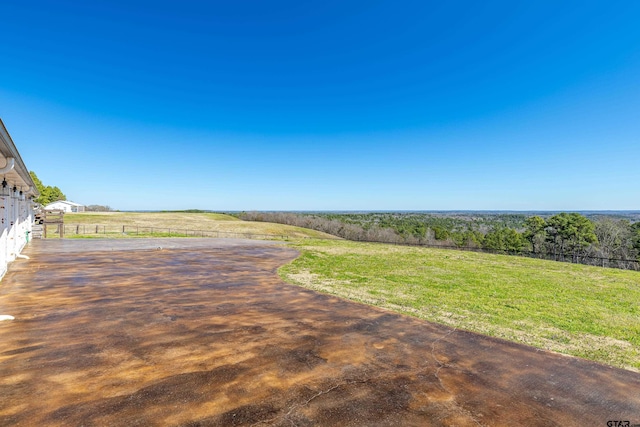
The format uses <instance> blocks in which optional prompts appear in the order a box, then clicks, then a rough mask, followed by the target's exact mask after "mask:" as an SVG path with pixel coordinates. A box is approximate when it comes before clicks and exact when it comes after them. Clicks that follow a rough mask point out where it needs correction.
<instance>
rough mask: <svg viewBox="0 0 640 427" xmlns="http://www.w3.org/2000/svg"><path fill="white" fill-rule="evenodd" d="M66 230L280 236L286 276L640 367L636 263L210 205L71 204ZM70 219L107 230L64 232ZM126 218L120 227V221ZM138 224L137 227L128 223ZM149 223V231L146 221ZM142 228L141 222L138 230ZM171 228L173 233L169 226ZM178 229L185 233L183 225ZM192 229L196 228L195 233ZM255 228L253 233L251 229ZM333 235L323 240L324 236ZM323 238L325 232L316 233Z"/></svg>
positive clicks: (412, 311) (386, 305)
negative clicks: (407, 237) (588, 260)
mask: <svg viewBox="0 0 640 427" xmlns="http://www.w3.org/2000/svg"><path fill="white" fill-rule="evenodd" d="M65 224H67V227H69V228H68V229H67V231H66V235H67V237H105V236H107V237H135V236H136V235H137V236H144V235H154V236H158V235H164V234H162V233H160V232H158V231H157V230H161V229H169V228H171V229H173V230H174V232H173V233H174V234H173V235H174V236H177V235H181V234H180V231H179V230H209V231H221V232H227V233H253V234H255V235H256V236H257V235H259V234H265V235H273V236H274V238H279V237H277V236H287V239H289V240H291V241H290V245H291V246H292V247H294V248H296V249H297V250H299V251H300V252H301V256H300V257H299V258H297V259H296V260H294V261H293V262H292V263H290V264H288V265H285V266H283V267H282V268H280V270H279V272H280V275H281V277H282V278H283V279H284V280H285V281H287V282H289V283H292V284H296V285H299V286H303V287H306V288H310V289H313V290H317V291H320V292H324V293H329V294H333V295H336V296H340V297H343V298H346V299H350V300H354V301H359V302H362V303H365V304H370V305H375V306H378V307H383V308H385V309H389V310H392V311H396V312H399V313H404V314H407V315H410V316H415V317H418V318H421V319H425V320H428V321H433V322H437V323H442V324H446V325H450V326H453V327H455V328H461V329H466V330H470V331H474V332H479V333H482V334H486V335H490V336H495V337H499V338H504V339H506V340H510V341H515V342H519V343H524V344H528V345H532V346H535V347H538V348H542V349H546V350H552V351H556V352H559V353H564V354H569V355H574V356H579V357H583V358H586V359H590V360H594V361H598V362H601V363H605V364H609V365H613V366H617V367H621V368H625V369H629V370H633V371H640V304H639V302H638V301H640V273H639V272H635V271H625V270H617V269H609V268H599V267H592V266H585V265H578V264H568V263H560V262H553V261H544V260H538V259H530V258H522V257H515V256H507V255H493V254H483V253H476V252H463V251H456V250H446V249H432V248H417V247H406V246H395V245H388V244H375V243H357V242H352V241H346V240H338V239H336V238H335V237H333V236H330V235H327V234H323V233H320V232H317V231H313V230H308V229H304V228H300V227H293V226H287V225H281V224H272V223H263V222H246V221H241V220H238V219H237V218H235V217H232V216H229V215H223V214H213V213H184V212H166V213H165V212H154V213H128V212H109V213H82V214H68V215H66V216H65ZM72 225H76V228H79V229H81V227H80V226H85V229H89V230H90V231H95V226H96V225H102V226H105V227H106V230H114V232H109V233H106V234H97V235H96V234H95V233H94V234H93V235H91V234H84V235H83V234H80V235H77V236H75V235H73V234H72V233H70V231H69V230H70V229H72V228H73V227H72ZM123 225H125V226H126V227H128V228H127V229H126V230H127V233H126V234H123V233H122V226H123ZM134 227H137V229H138V233H137V234H135V233H130V232H129V231H128V230H133V229H134ZM151 227H153V228H154V230H156V231H155V232H154V233H149V234H145V233H144V229H146V228H151ZM140 230H142V232H141V231H140ZM176 233H177V234H176ZM188 234H189V233H188V232H187V233H185V234H182V235H188ZM193 235H195V234H193ZM257 237H259V236H257ZM327 237H329V238H332V240H327V239H326V238H327ZM323 238H324V239H323Z"/></svg>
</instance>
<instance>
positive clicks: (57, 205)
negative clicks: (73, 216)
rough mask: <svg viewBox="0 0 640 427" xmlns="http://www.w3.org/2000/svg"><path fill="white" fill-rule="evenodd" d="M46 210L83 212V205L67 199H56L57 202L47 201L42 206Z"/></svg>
mask: <svg viewBox="0 0 640 427" xmlns="http://www.w3.org/2000/svg"><path fill="white" fill-rule="evenodd" d="M44 208H45V209H46V210H48V211H51V210H61V211H64V212H84V205H81V204H79V203H74V202H71V201H69V200H58V201H57V202H52V203H49V204H48V205H47V206H45V207H44Z"/></svg>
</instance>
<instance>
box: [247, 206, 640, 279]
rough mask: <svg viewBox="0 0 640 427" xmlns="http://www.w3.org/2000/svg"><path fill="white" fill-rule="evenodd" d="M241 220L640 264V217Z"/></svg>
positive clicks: (361, 237) (260, 216) (279, 215)
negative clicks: (634, 219) (632, 218)
mask: <svg viewBox="0 0 640 427" xmlns="http://www.w3.org/2000/svg"><path fill="white" fill-rule="evenodd" d="M239 217H240V218H241V219H244V220H248V221H265V222H276V223H281V224H288V225H294V226H299V227H305V228H311V229H314V230H318V231H322V232H325V233H328V234H332V235H334V236H338V237H342V238H345V239H349V240H357V241H371V242H382V243H394V244H410V245H424V246H432V247H449V248H457V249H469V250H477V251H487V252H492V253H505V254H514V255H525V256H531V257H537V258H544V259H551V260H556V261H569V262H574V263H582V264H590V265H600V266H609V267H617V268H626V269H636V270H637V269H640V267H639V266H640V263H639V261H640V221H636V222H631V221H630V220H628V219H620V218H615V217H610V216H598V217H596V218H595V219H593V220H592V219H589V218H587V217H585V216H584V215H581V214H579V213H564V212H563V213H558V214H555V215H551V216H548V217H547V218H543V217H542V216H539V215H533V216H527V215H523V214H494V215H481V216H469V215H468V214H465V215H463V216H453V217H447V216H437V215H430V214H403V213H385V214H380V213H362V214H335V213H316V214H306V213H288V212H243V213H241V214H240V215H239Z"/></svg>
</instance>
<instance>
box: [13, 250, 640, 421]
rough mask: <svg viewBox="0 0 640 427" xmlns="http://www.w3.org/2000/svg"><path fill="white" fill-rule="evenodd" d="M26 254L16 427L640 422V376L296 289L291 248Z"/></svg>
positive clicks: (17, 269)
mask: <svg viewBox="0 0 640 427" xmlns="http://www.w3.org/2000/svg"><path fill="white" fill-rule="evenodd" d="M160 246H161V247H162V248H159V247H160ZM25 253H26V254H27V255H29V256H30V257H31V259H30V260H17V261H16V262H15V263H14V264H13V265H12V266H11V268H10V271H9V273H7V275H6V276H5V278H4V279H3V280H2V282H1V283H0V313H1V314H11V315H13V316H15V317H16V319H15V320H13V321H4V322H0V425H3V426H9V425H18V426H31V425H37V426H47V425H52V426H155V425H157V426H165V425H170V426H261V425H262V426H267V425H269V426H271V425H273V426H315V425H320V426H431V425H433V426H440V425H442V426H453V425H458V426H467V425H469V426H477V425H487V426H496V425H501V426H521V425H526V426H533V425H540V426H554V425H558V426H574V425H575V426H607V422H608V421H609V420H628V421H629V422H630V425H633V424H636V423H640V375H639V374H638V373H635V372H631V371H625V370H621V369H616V368H611V367H607V366H603V365H600V364H597V363H593V362H589V361H585V360H581V359H577V358H573V357H566V356H561V355H558V354H553V353H548V352H543V351H539V350H536V349H534V348H530V347H526V346H523V345H518V344H513V343H509V342H505V341H501V340H498V339H493V338H488V337H485V336H481V335H477V334H473V333H469V332H465V331H459V330H455V329H451V328H448V327H445V326H440V325H435V324H431V323H428V322H424V321H420V320H417V319H413V318H410V317H406V316H401V315H397V314H393V313H390V312H387V311H384V310H380V309H376V308H372V307H368V306H365V305H362V304H357V303H353V302H349V301H345V300H342V299H339V298H335V297H332V296H327V295H323V294H319V293H316V292H312V291H309V290H305V289H301V288H299V287H296V286H291V285H287V284H285V283H283V282H282V281H281V280H280V279H279V278H278V276H277V274H276V269H277V268H278V267H279V266H280V265H282V264H284V263H286V262H288V261H290V260H292V259H294V258H295V257H296V256H297V254H296V252H295V251H293V250H292V249H290V248H287V247H285V246H282V245H273V244H272V243H269V244H267V243H260V242H255V241H254V242H248V241H231V240H224V239H221V240H213V239H210V240H200V239H182V240H180V239H167V240H154V239H145V240H112V241H69V240H66V241H56V240H49V241H34V242H33V243H32V246H31V247H29V248H28V249H27V250H26V251H25Z"/></svg>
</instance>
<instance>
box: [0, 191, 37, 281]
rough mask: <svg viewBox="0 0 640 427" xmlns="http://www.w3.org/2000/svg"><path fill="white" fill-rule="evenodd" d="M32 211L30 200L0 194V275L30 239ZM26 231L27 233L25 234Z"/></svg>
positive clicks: (0, 275) (2, 274)
mask: <svg viewBox="0 0 640 427" xmlns="http://www.w3.org/2000/svg"><path fill="white" fill-rule="evenodd" d="M33 219H34V212H33V207H32V204H31V201H30V200H19V199H14V198H13V197H11V196H7V197H2V196H0V277H2V276H4V274H5V273H6V272H7V267H8V264H9V263H10V262H12V261H14V260H15V259H16V257H17V256H18V254H20V252H22V249H24V247H25V246H26V244H27V241H28V240H31V231H32V230H33ZM27 232H28V234H27Z"/></svg>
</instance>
